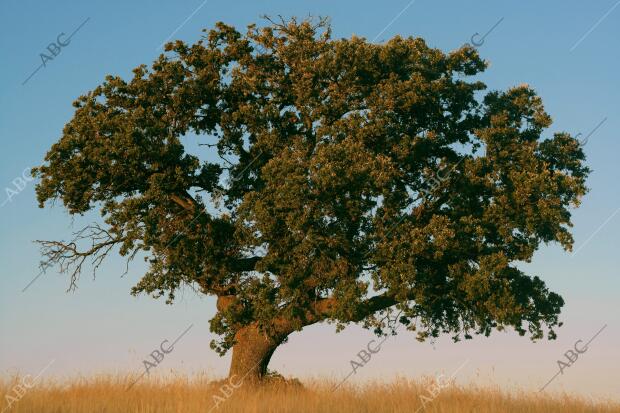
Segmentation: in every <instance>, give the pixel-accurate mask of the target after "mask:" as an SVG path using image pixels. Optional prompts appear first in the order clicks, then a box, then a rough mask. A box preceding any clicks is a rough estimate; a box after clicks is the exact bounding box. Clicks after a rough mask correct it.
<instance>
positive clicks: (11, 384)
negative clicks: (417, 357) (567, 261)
mask: <svg viewBox="0 0 620 413" xmlns="http://www.w3.org/2000/svg"><path fill="white" fill-rule="evenodd" d="M135 378H136V376H132V377H129V376H111V375H102V376H95V377H91V378H80V379H72V380H69V381H64V382H63V381H58V380H41V381H39V382H37V383H36V384H35V385H34V386H32V387H31V388H29V389H28V388H25V387H24V389H25V391H23V392H21V393H22V394H23V396H22V397H16V398H17V399H18V400H13V404H12V406H11V407H10V408H9V407H8V402H7V395H9V396H11V395H12V396H13V397H15V396H16V395H17V393H20V391H17V393H16V387H15V386H18V385H19V383H20V381H21V380H22V379H21V378H19V377H14V378H13V379H11V380H8V381H7V380H5V381H0V394H2V404H1V406H2V407H1V409H4V412H3V413H9V412H14V413H86V412H88V413H97V412H101V413H103V412H105V413H134V412H135V413H164V412H166V413H195V412H196V413H197V412H200V413H210V412H218V413H226V412H244V413H252V412H295V413H306V412H307V413H310V412H312V413H318V412H321V413H322V412H330V413H331V412H334V413H336V412H342V413H349V412H351V413H363V412H368V413H384V412H407V413H416V412H417V413H423V412H427V413H448V412H451V413H452V412H453V413H465V412H472V413H474V412H475V413H512V412H528V413H538V412H540V413H550V412H562V413H577V412H579V413H582V412H605V413H607V412H620V404H618V403H614V402H612V401H600V402H598V403H597V404H592V403H590V402H587V401H585V400H584V399H580V398H577V397H573V396H569V395H558V394H556V395H553V396H551V395H548V394H540V393H525V392H520V393H515V394H507V393H504V392H501V391H499V390H497V389H490V388H476V387H462V386H458V385H455V384H454V383H450V384H448V383H441V382H439V384H441V386H439V385H438V383H437V382H436V381H433V380H431V379H423V380H419V381H412V380H406V379H397V380H395V381H394V382H392V383H388V384H381V383H369V384H364V385H359V386H352V385H348V384H345V385H343V386H341V387H340V388H338V389H337V390H336V391H333V388H334V386H335V382H333V381H329V380H308V381H305V382H304V384H303V387H301V386H295V385H291V384H288V385H287V384H282V383H279V384H278V383H272V384H269V385H264V386H260V387H255V386H251V385H250V384H243V385H241V386H240V387H239V388H237V389H235V388H233V387H232V386H230V387H228V388H227V387H226V384H227V382H225V381H219V382H217V381H215V382H214V381H209V380H208V378H207V377H203V376H200V377H193V378H191V379H190V378H184V377H169V378H167V379H148V380H147V378H144V379H142V380H141V381H139V382H138V383H137V384H135V385H134V386H133V387H132V388H130V389H129V390H127V388H128V386H129V384H130V383H131V382H132V381H133V380H135ZM26 383H29V381H28V380H26ZM227 395H228V396H227Z"/></svg>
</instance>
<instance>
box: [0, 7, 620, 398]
mask: <svg viewBox="0 0 620 413" xmlns="http://www.w3.org/2000/svg"><path fill="white" fill-rule="evenodd" d="M263 14H268V15H272V16H275V15H279V14H281V15H283V16H285V17H290V16H293V15H295V16H300V17H301V16H306V15H308V14H312V15H322V16H329V17H331V20H332V25H333V32H334V37H349V36H351V35H352V34H356V35H358V36H364V37H366V38H367V39H369V40H372V39H375V38H376V41H381V40H384V39H389V38H390V37H392V36H394V35H396V34H400V35H405V36H409V35H412V36H420V37H423V38H424V39H425V40H426V41H427V43H428V44H429V45H431V46H433V47H437V48H440V49H442V50H444V51H447V50H452V49H455V48H458V47H459V46H461V45H462V44H463V43H465V42H469V41H470V39H471V36H472V35H474V33H479V34H480V36H482V35H484V34H485V33H487V32H488V31H489V29H491V28H492V27H493V26H494V25H496V23H498V22H499V24H498V25H497V26H496V27H495V28H494V29H493V31H491V33H489V34H488V36H487V37H486V38H485V39H484V43H483V44H482V45H481V46H480V53H481V54H482V56H483V57H484V58H486V59H487V60H489V61H490V63H491V64H490V67H489V69H488V70H487V72H486V73H485V74H484V75H483V76H482V77H481V78H482V80H484V81H485V82H486V83H487V85H488V86H489V89H506V88H508V87H510V86H514V85H518V84H521V83H528V84H529V85H530V86H532V87H533V88H534V89H535V90H536V91H537V92H538V93H539V95H540V96H541V97H542V98H543V101H544V102H545V106H546V109H547V111H548V112H549V113H550V115H551V116H552V118H553V120H554V124H553V126H552V127H551V129H550V130H549V131H548V133H549V134H551V133H552V132H555V131H561V130H563V131H567V132H570V133H573V134H577V133H582V136H583V137H585V136H586V135H588V134H589V133H590V132H591V131H592V130H593V129H595V128H596V127H597V125H598V128H597V129H596V130H595V131H594V133H592V135H591V136H590V137H589V139H588V143H587V145H586V146H585V152H586V154H587V162H588V165H589V166H590V167H591V168H592V169H593V173H592V174H591V177H590V179H589V182H588V184H589V187H590V188H591V191H590V193H589V194H588V195H587V196H586V197H585V198H584V200H583V205H582V207H581V208H579V209H578V210H576V211H575V212H574V219H573V221H574V224H575V227H574V230H573V233H574V236H575V249H574V251H575V252H574V253H573V254H570V253H566V252H563V251H562V250H561V249H560V248H558V247H557V246H553V245H552V246H545V247H543V248H541V250H540V251H539V252H538V253H537V255H536V257H535V260H534V262H533V263H532V264H529V265H527V267H526V268H527V269H528V271H529V272H530V273H532V274H538V275H540V276H541V277H542V278H543V279H544V280H545V281H546V282H547V283H548V285H549V286H550V288H551V289H553V290H554V291H557V292H559V293H560V294H561V295H563V297H564V298H565V300H566V302H567V304H566V307H565V310H564V313H563V320H564V321H565V326H564V327H563V328H562V329H560V331H559V334H560V335H559V339H558V340H556V341H553V342H540V343H536V344H532V343H531V342H529V340H527V339H525V338H520V337H518V336H516V335H515V334H512V333H497V334H494V335H493V336H492V337H491V338H488V339H485V338H476V339H475V340H471V341H469V342H466V343H459V344H453V343H452V342H451V340H450V339H449V337H441V338H440V339H439V340H437V342H436V343H434V344H431V343H424V344H420V343H418V342H416V341H415V340H414V339H413V336H411V335H407V334H402V335H400V336H398V337H397V338H393V339H390V340H388V341H387V342H386V343H385V344H384V346H383V349H382V350H381V352H380V353H378V354H377V355H375V357H374V358H373V360H372V361H371V362H369V363H368V365H366V366H364V368H363V369H361V370H359V371H358V372H357V373H356V374H355V375H354V376H353V377H352V378H351V381H359V380H366V379H372V378H393V377H394V376H395V375H397V374H401V375H407V376H412V377H415V376H419V375H421V374H436V373H439V372H446V373H451V372H453V371H454V370H456V369H457V368H458V367H459V366H461V365H462V364H463V362H464V361H466V360H468V362H467V364H466V365H465V366H464V367H463V368H462V369H461V370H460V371H459V373H458V379H459V380H462V381H464V382H467V381H476V382H481V383H487V384H500V385H501V386H503V387H504V388H507V389H512V388H517V387H519V388H531V389H538V388H539V387H540V386H542V385H543V384H544V383H545V382H547V380H548V379H549V378H551V376H553V375H554V374H555V373H556V372H557V360H559V359H561V358H562V357H563V354H564V352H565V351H567V350H568V349H570V348H572V347H573V345H574V343H575V341H576V340H578V339H582V340H584V342H585V341H587V340H588V339H590V338H591V337H592V336H593V335H594V334H595V333H596V332H597V331H599V330H600V329H601V328H603V327H604V326H606V327H605V328H604V330H603V331H602V332H601V333H600V334H599V336H597V337H596V339H595V341H593V342H592V343H591V345H590V347H589V349H588V351H587V353H584V354H582V355H581V357H580V359H579V360H578V361H576V362H575V363H574V365H572V366H571V367H570V368H569V369H567V370H566V371H564V373H563V374H561V375H559V376H558V377H557V378H556V379H555V380H554V382H553V383H552V384H550V385H549V386H548V387H547V391H560V390H565V391H568V392H575V393H579V394H582V395H585V396H592V397H600V396H609V397H620V396H618V394H619V393H620V392H618V383H620V370H619V369H618V366H620V356H619V355H618V354H617V348H618V347H619V344H620V332H619V322H620V311H619V306H620V304H618V298H617V297H618V293H619V292H620V277H618V268H620V265H619V264H620V254H618V230H619V229H620V210H619V208H620V193H619V190H618V185H617V182H618V179H619V178H620V173H619V172H618V169H617V165H618V161H617V154H618V152H619V149H620V143H619V141H618V139H617V134H616V133H615V131H617V130H619V129H620V120H619V119H620V116H619V115H620V113H619V112H620V104H619V103H618V96H619V95H620V80H619V79H618V67H619V66H620V49H619V46H618V44H619V43H618V40H620V2H619V1H618V0H604V1H591V2H585V1H558V0H553V1H546V2H535V1H523V2H518V3H517V2H510V3H509V2H497V1H475V2H457V1H434V2H431V1H429V0H416V1H413V2H410V1H409V0H403V1H401V0H399V1H389V2H388V1H384V2H374V1H348V0H347V1H338V2H335V1H325V0H313V1H279V0H278V1H265V2H256V1H237V2H234V3H233V2H230V1H221V0H209V1H207V2H204V3H203V2H202V0H197V1H177V2H163V1H150V2H147V1H132V2H121V1H107V2H77V1H75V2H67V1H59V2H45V3H43V2H34V1H16V0H5V1H3V2H2V3H0V31H1V32H2V36H0V46H1V47H2V50H3V56H2V64H1V65H0V74H1V76H0V136H1V138H2V151H1V152H0V190H1V191H0V203H2V206H1V207H0V226H1V228H2V232H1V236H0V263H1V264H2V265H1V267H0V268H1V270H0V271H1V276H0V331H1V332H2V333H1V334H0V374H11V373H13V372H16V371H20V372H22V373H34V374H36V373H37V372H39V371H40V370H41V369H42V368H44V367H45V366H46V365H47V364H48V363H50V361H52V360H54V362H53V364H52V365H51V366H50V367H49V369H48V370H47V371H46V372H45V374H46V375H51V376H66V375H73V374H77V373H84V374H89V373H92V372H101V371H107V372H114V371H120V372H126V371H136V372H138V371H140V369H141V366H142V364H141V360H142V359H143V358H144V357H146V355H148V354H149V353H150V352H151V351H152V350H153V349H154V348H155V347H157V346H159V343H160V342H161V341H162V340H164V339H166V338H168V339H174V338H176V337H177V336H178V335H179V334H181V333H182V332H183V331H184V330H185V329H186V328H187V327H188V326H190V325H193V327H192V328H191V329H190V330H189V332H188V333H187V334H186V335H185V336H184V337H183V338H182V341H179V343H178V344H177V346H176V348H175V351H174V352H173V353H171V354H170V355H169V357H167V359H166V360H165V362H162V365H161V366H160V367H159V370H158V371H159V372H161V373H165V372H169V371H170V370H171V369H172V370H174V371H181V372H197V371H206V372H207V373H209V374H214V375H218V376H222V375H224V374H225V373H226V372H227V368H228V360H229V359H228V357H225V358H220V357H219V356H217V355H216V354H215V353H214V352H212V351H211V350H210V349H209V346H208V343H209V341H210V339H211V338H212V336H211V334H210V333H209V328H208V319H209V318H210V317H211V316H212V315H213V313H214V301H213V300H212V299H210V298H206V297H199V296H197V295H196V294H194V293H193V292H192V291H191V290H187V291H185V292H184V294H182V296H180V299H179V300H178V301H177V303H176V304H175V305H173V306H166V305H165V304H164V303H163V301H156V300H153V299H151V298H149V297H145V296H143V297H138V298H135V297H131V296H130V295H129V289H130V287H131V286H132V285H134V284H135V282H136V281H137V280H138V279H139V276H140V274H141V271H142V270H143V266H142V265H141V264H140V263H136V264H134V265H132V266H131V267H130V271H129V273H128V274H127V275H125V276H124V277H121V274H122V273H123V271H124V267H123V265H124V264H123V262H122V261H121V260H119V259H116V258H114V259H111V260H110V261H109V262H107V263H106V264H105V265H104V267H103V268H102V269H101V271H100V272H99V273H98V276H97V279H96V280H94V281H93V280H92V277H89V276H88V273H86V274H85V275H84V277H83V278H82V279H81V281H80V284H79V289H78V290H77V292H75V293H66V292H65V290H66V288H67V286H68V282H67V279H66V278H64V277H63V276H60V275H58V274H57V273H56V272H55V271H52V270H50V271H48V272H47V273H46V274H45V275H43V276H41V277H40V278H39V279H38V280H37V281H36V282H35V283H33V284H32V285H31V286H30V287H29V288H28V289H27V290H26V291H25V292H22V289H23V288H24V287H25V286H26V285H27V284H28V283H29V282H30V281H31V280H32V278H34V277H35V276H36V275H37V273H38V268H37V265H38V261H39V254H38V250H37V247H36V245H34V243H33V242H32V241H33V240H36V239H63V238H64V239H66V238H68V237H69V236H70V234H71V231H72V230H76V229H79V228H80V225H81V224H84V223H89V222H91V221H92V220H93V219H95V218H96V216H94V215H93V216H86V217H82V218H76V219H75V220H73V219H72V218H71V217H70V216H68V215H67V213H66V212H64V211H63V210H62V208H60V206H56V207H55V208H52V209H50V208H46V209H44V210H40V209H39V208H37V205H36V202H35V200H34V191H33V187H34V182H25V185H22V182H21V181H20V180H19V177H20V176H21V175H22V172H23V171H24V170H25V169H26V168H30V167H32V166H36V165H37V164H39V163H40V162H41V160H42V158H43V156H44V154H45V152H46V151H47V149H48V148H49V147H50V145H52V144H53V143H54V142H55V141H56V140H57V139H58V138H59V136H60V132H61V130H62V127H63V125H64V124H65V123H66V122H67V121H68V120H69V119H70V118H71V115H72V109H73V108H72V106H71V102H72V101H73V100H74V99H75V98H76V97H78V96H79V95H80V94H82V93H84V92H86V91H88V90H91V89H92V88H94V87H95V86H97V85H98V84H99V83H100V82H101V81H102V80H103V78H104V76H105V75H106V74H118V75H121V76H127V75H128V74H129V73H130V71H131V69H133V68H134V67H136V66H137V65H139V64H142V63H147V64H149V63H151V62H152V61H153V60H154V59H155V58H156V57H157V56H158V54H159V53H160V52H161V47H160V45H161V44H162V42H164V41H165V40H166V39H170V40H174V39H183V40H185V41H187V42H194V41H195V40H197V39H198V38H199V37H200V35H201V29H202V28H210V27H212V26H213V24H214V23H215V22H217V21H224V22H226V23H229V24H233V25H235V26H236V27H237V28H244V27H245V26H246V25H248V24H250V23H252V22H258V23H260V22H261V19H260V16H261V15H263ZM500 20H501V21H500ZM80 25H82V26H81V28H79V30H78V31H77V32H76V33H75V34H74V36H73V37H72V38H71V40H70V43H69V44H67V45H66V46H65V47H62V48H61V49H60V53H58V54H57V56H55V57H54V58H53V59H51V60H48V61H46V65H45V66H44V67H42V68H40V69H39V70H38V71H37V72H36V73H35V74H34V75H33V76H32V77H30V78H29V76H30V75H31V74H32V73H33V71H35V69H37V67H38V66H39V65H40V64H41V58H40V53H47V54H49V52H48V51H46V47H48V45H49V44H50V43H52V42H56V40H57V39H58V38H59V35H60V34H61V33H65V34H64V35H61V36H60V40H62V41H64V42H65V43H66V38H67V37H68V36H69V35H70V34H71V33H72V32H74V31H75V30H76V29H77V28H78V27H80ZM28 78H29V79H28ZM26 79H28V80H27V81H26V82H25V83H24V81H25V80H26ZM7 190H8V192H7ZM13 191H14V192H13ZM8 194H11V195H12V196H11V199H10V201H9V200H8ZM371 338H372V337H371V336H370V334H369V332H367V331H364V330H361V329H359V328H356V327H352V328H350V329H347V330H346V331H345V332H343V333H341V334H335V333H334V328H333V327H332V326H326V325H319V326H312V327H310V328H306V329H304V331H302V332H301V333H296V334H294V335H293V336H291V338H290V342H289V343H288V344H286V345H285V346H283V347H281V348H280V349H278V351H277V352H276V354H275V356H274V358H273V359H272V363H271V365H270V367H271V368H272V369H276V370H278V371H280V372H281V373H283V374H285V375H293V376H298V377H308V376H329V377H333V378H334V379H340V378H344V377H345V376H346V375H347V374H348V373H349V372H350V362H349V361H350V360H351V359H352V358H353V357H355V355H356V353H357V352H358V351H359V350H360V349H361V348H363V347H365V346H366V344H367V342H368V341H369V340H370V339H371Z"/></svg>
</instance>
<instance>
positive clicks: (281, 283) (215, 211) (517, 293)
mask: <svg viewBox="0 0 620 413" xmlns="http://www.w3.org/2000/svg"><path fill="white" fill-rule="evenodd" d="M486 68H487V63H486V62H485V61H484V60H483V59H482V58H481V57H480V56H479V54H478V52H477V50H476V49H474V48H472V47H470V46H467V45H466V46H463V47H461V48H459V49H458V50H454V51H451V52H448V53H446V52H442V51H441V50H438V49H435V48H431V47H429V46H428V45H427V44H426V43H425V41H424V40H422V39H420V38H414V37H407V38H404V37H401V36H395V37H393V38H392V39H390V40H389V41H387V42H385V43H382V44H375V43H372V42H369V41H368V40H366V39H365V38H363V37H357V36H352V37H350V38H342V39H335V38H333V37H332V34H331V28H330V26H329V24H328V23H326V21H324V20H313V19H310V20H301V21H298V20H296V19H292V20H289V21H280V22H276V21H271V20H270V21H269V22H268V23H267V24H265V25H263V26H260V27H259V26H256V25H251V26H249V28H248V30H247V32H245V33H242V32H240V31H237V30H236V29H235V28H234V27H232V26H230V25H226V24H224V23H218V24H217V25H216V26H215V28H213V29H212V30H208V31H207V30H205V35H204V37H203V38H202V39H201V40H200V41H198V42H197V43H195V44H192V45H188V44H186V43H184V42H182V41H176V42H173V43H170V44H168V45H167V46H166V53H164V54H162V55H160V56H159V58H158V59H157V60H156V61H155V62H154V63H153V64H152V66H151V67H150V68H148V67H147V66H146V65H141V66H139V67H137V68H136V69H134V71H133V73H134V74H133V77H132V78H131V79H129V80H124V79H122V78H121V77H118V76H107V77H106V79H105V81H104V82H103V83H102V84H101V85H100V86H98V87H96V88H95V89H94V90H92V91H90V92H88V93H86V94H85V95H83V96H81V97H80V98H79V99H77V100H76V102H75V103H74V106H75V108H76V109H75V114H74V116H73V118H72V119H71V120H70V121H69V122H68V123H67V125H66V126H65V128H64V130H63V134H62V136H61V137H60V139H59V141H58V142H57V143H55V144H54V145H53V146H52V148H51V149H50V150H49V152H48V153H47V155H46V157H45V162H44V163H43V165H41V166H39V167H37V168H35V169H34V170H33V174H34V175H35V176H37V177H39V178H40V181H39V184H38V186H37V189H36V191H37V197H38V201H39V204H40V206H41V207H43V206H44V205H45V203H46V202H47V201H52V200H55V199H58V200H60V201H62V203H63V204H64V206H65V207H66V208H67V210H68V211H69V212H70V214H83V213H86V212H87V211H90V210H100V212H101V215H102V222H101V223H100V224H93V225H92V226H89V227H87V228H84V229H83V230H82V231H80V232H79V233H78V234H77V238H78V239H87V240H91V241H92V243H91V244H89V246H87V247H85V248H84V249H80V245H78V244H76V242H68V243H67V242H62V241H42V242H41V243H42V246H43V253H44V255H45V257H46V259H47V260H48V261H49V262H50V263H58V264H60V268H61V270H62V271H64V272H67V273H68V274H69V275H70V278H71V286H72V287H74V286H75V283H76V281H77V278H78V277H79V274H80V272H81V270H82V263H83V262H84V261H85V260H87V259H92V260H93V261H94V265H95V266H98V265H99V264H100V263H101V261H102V260H103V259H104V258H105V256H106V255H107V254H108V253H109V252H111V251H116V250H118V251H119V252H120V254H121V255H123V256H125V257H127V258H128V259H132V258H133V257H135V256H136V255H137V254H141V253H143V254H145V255H146V257H147V258H146V259H147V261H148V264H149V269H148V272H146V274H144V275H143V276H142V278H141V279H140V280H139V281H138V283H137V285H136V286H135V287H134V288H133V290H132V293H133V294H139V293H147V294H151V295H154V296H156V297H159V296H167V299H168V301H169V302H172V301H173V300H174V298H175V292H177V291H178V290H179V288H181V287H183V286H187V285H190V286H194V287H195V288H196V289H198V290H199V291H200V292H202V293H205V294H209V295H215V296H217V297H218V306H217V307H218V311H217V313H216V314H215V316H214V317H213V318H212V320H211V329H212V331H214V332H215V333H218V334H219V335H220V339H219V340H217V341H216V342H214V343H212V347H214V348H216V349H217V350H218V351H219V352H221V353H224V352H225V351H226V350H228V349H230V348H231V347H232V346H233V345H236V343H238V341H239V340H240V337H241V335H240V332H242V331H244V328H247V327H249V326H253V327H254V328H256V329H258V331H260V332H261V334H263V335H265V336H268V337H271V338H273V339H274V340H275V341H274V342H275V343H276V344H279V343H281V342H282V341H283V340H285V339H286V336H287V335H288V334H290V333H291V332H293V331H298V330H301V329H302V328H303V327H304V326H306V325H309V324H313V323H316V322H321V321H328V322H335V323H337V325H338V327H339V328H341V327H344V326H345V325H346V324H347V323H351V322H359V323H361V324H362V325H363V326H365V327H367V328H371V329H373V330H374V331H375V332H376V333H377V334H384V333H386V332H387V330H388V329H387V326H386V322H387V320H388V319H389V317H386V316H387V315H389V314H393V312H394V311H398V312H399V315H398V321H399V322H400V323H402V324H405V325H406V326H407V328H408V329H410V330H415V331H416V332H417V336H418V338H419V339H420V340H424V339H425V338H428V337H436V336H438V335H439V334H441V333H448V334H450V335H451V336H453V338H454V339H455V340H458V339H460V338H462V337H465V338H470V337H471V336H472V335H474V334H484V335H488V334H489V333H490V332H491V331H492V330H493V329H504V328H506V327H512V328H514V329H515V330H516V331H517V332H519V334H521V335H525V334H527V333H528V332H529V335H530V336H531V337H532V338H534V339H538V338H541V337H543V336H544V334H545V331H547V333H548V336H549V337H551V338H553V337H554V336H555V332H554V327H556V326H557V325H558V324H560V322H559V318H558V317H559V313H560V309H561V307H562V305H563V300H562V298H561V297H560V296H559V295H558V294H556V293H553V292H551V291H549V290H548V288H547V286H546V285H545V283H544V282H543V281H542V280H541V279H540V278H539V277H538V276H531V275H527V274H525V273H524V272H522V271H521V270H520V269H519V268H518V264H519V263H520V262H529V261H530V260H531V258H532V256H533V254H534V252H535V251H536V250H537V249H538V247H539V246H540V245H541V243H551V242H557V243H559V244H560V245H561V246H562V247H564V248H565V249H570V248H571V246H572V242H573V240H572V237H571V234H570V232H569V228H570V227H571V212H570V210H571V208H572V207H576V206H577V205H578V204H579V200H580V198H581V197H582V196H583V195H584V194H585V192H586V187H585V179H586V176H587V174H588V172H589V170H588V168H587V167H586V166H585V165H584V154H583V151H582V149H581V147H580V145H579V142H578V141H577V140H576V139H575V138H573V137H571V136H570V135H569V134H567V133H556V134H553V135H552V136H543V134H545V130H546V129H547V128H548V127H549V126H550V125H551V118H550V116H549V115H548V114H547V113H546V112H545V110H544V107H543V104H542V101H541V99H540V97H539V96H537V94H536V93H535V91H534V90H533V89H532V88H530V87H528V86H527V85H520V86H516V87H513V88H510V89H508V90H506V91H488V92H487V91H486V86H485V84H484V83H483V82H481V81H480V80H476V75H477V74H479V73H481V72H483V71H484V70H485V69H486ZM196 143H197V144H199V146H198V145H196ZM192 144H194V145H193V147H194V148H199V149H198V150H197V151H194V153H190V151H189V150H188V149H187V148H188V147H189V146H192ZM271 351H273V350H271Z"/></svg>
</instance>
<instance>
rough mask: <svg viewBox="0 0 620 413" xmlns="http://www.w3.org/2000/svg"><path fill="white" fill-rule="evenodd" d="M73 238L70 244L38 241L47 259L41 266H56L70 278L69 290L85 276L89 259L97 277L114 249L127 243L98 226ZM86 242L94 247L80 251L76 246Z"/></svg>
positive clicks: (88, 227)
mask: <svg viewBox="0 0 620 413" xmlns="http://www.w3.org/2000/svg"><path fill="white" fill-rule="evenodd" d="M73 235H74V238H73V240H72V241H71V242H69V243H64V242H63V241H45V240H37V241H35V242H36V243H38V244H39V245H40V246H41V254H42V255H43V257H44V259H43V260H42V261H41V267H46V268H47V267H50V266H52V265H56V264H57V265H58V266H59V271H60V273H63V274H68V275H69V277H70V284H69V288H68V289H67V291H72V290H75V289H76V288H77V280H78V279H79V277H80V274H81V273H82V267H83V265H84V263H85V262H86V260H88V259H90V264H91V265H92V266H93V278H94V277H95V275H96V272H97V269H98V268H99V266H100V265H101V264H102V262H103V260H104V259H105V257H107V256H108V254H109V253H110V251H112V249H113V248H114V246H115V245H117V244H119V243H122V242H124V241H126V240H127V238H126V237H115V236H114V235H113V234H111V233H110V232H109V231H108V230H106V229H105V228H102V227H101V226H100V225H99V224H92V225H88V226H86V227H84V228H82V229H81V230H79V231H77V232H75V233H74V234H73ZM87 239H89V240H91V247H90V248H88V249H85V250H81V251H80V250H79V249H78V246H77V243H78V242H80V241H84V240H87ZM134 256H135V253H134V254H132V255H131V256H130V259H131V258H132V257H134Z"/></svg>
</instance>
